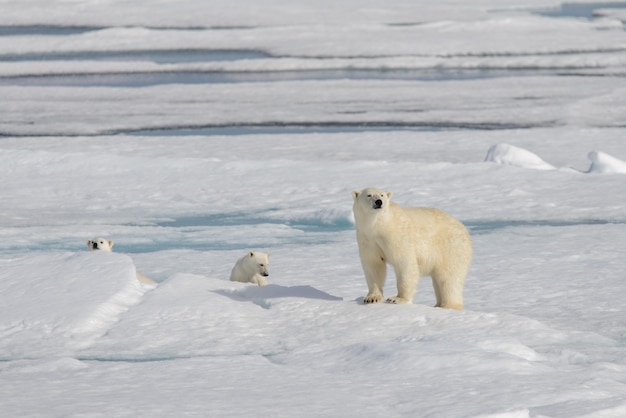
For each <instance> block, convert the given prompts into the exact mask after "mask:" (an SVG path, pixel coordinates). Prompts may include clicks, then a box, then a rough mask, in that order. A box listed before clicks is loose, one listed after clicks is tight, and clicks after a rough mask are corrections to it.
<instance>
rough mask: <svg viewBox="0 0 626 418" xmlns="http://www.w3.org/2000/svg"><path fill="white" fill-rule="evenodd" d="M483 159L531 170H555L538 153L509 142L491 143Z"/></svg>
mask: <svg viewBox="0 0 626 418" xmlns="http://www.w3.org/2000/svg"><path fill="white" fill-rule="evenodd" d="M485 161H489V162H494V163H497V164H502V165H512V166H515V167H522V168H530V169H533V170H555V169H556V168H555V167H554V166H553V165H551V164H548V163H547V162H545V161H544V160H542V159H541V158H540V157H539V156H538V155H536V154H534V153H532V152H530V151H528V150H525V149H523V148H518V147H516V146H513V145H509V144H496V145H492V146H491V148H489V151H487V156H486V157H485Z"/></svg>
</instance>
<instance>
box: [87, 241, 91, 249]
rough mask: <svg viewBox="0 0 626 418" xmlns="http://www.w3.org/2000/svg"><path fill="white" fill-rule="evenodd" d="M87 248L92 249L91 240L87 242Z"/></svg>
mask: <svg viewBox="0 0 626 418" xmlns="http://www.w3.org/2000/svg"><path fill="white" fill-rule="evenodd" d="M87 248H89V249H91V240H90V239H88V240H87Z"/></svg>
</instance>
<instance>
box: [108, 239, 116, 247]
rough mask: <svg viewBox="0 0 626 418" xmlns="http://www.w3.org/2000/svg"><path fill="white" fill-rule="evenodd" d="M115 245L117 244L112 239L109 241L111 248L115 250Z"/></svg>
mask: <svg viewBox="0 0 626 418" xmlns="http://www.w3.org/2000/svg"><path fill="white" fill-rule="evenodd" d="M113 244H115V243H114V242H113V240H112V239H110V240H109V248H111V249H113Z"/></svg>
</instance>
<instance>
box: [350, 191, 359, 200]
mask: <svg viewBox="0 0 626 418" xmlns="http://www.w3.org/2000/svg"><path fill="white" fill-rule="evenodd" d="M357 197H359V192H357V191H356V190H355V191H353V192H352V199H354V200H356V198H357Z"/></svg>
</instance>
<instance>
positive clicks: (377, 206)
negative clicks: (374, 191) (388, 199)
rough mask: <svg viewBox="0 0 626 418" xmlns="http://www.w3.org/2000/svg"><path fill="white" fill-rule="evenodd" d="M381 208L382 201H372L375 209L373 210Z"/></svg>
mask: <svg viewBox="0 0 626 418" xmlns="http://www.w3.org/2000/svg"><path fill="white" fill-rule="evenodd" d="M382 206H383V201H382V200H380V199H376V200H375V201H374V207H375V208H381V207H382Z"/></svg>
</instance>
